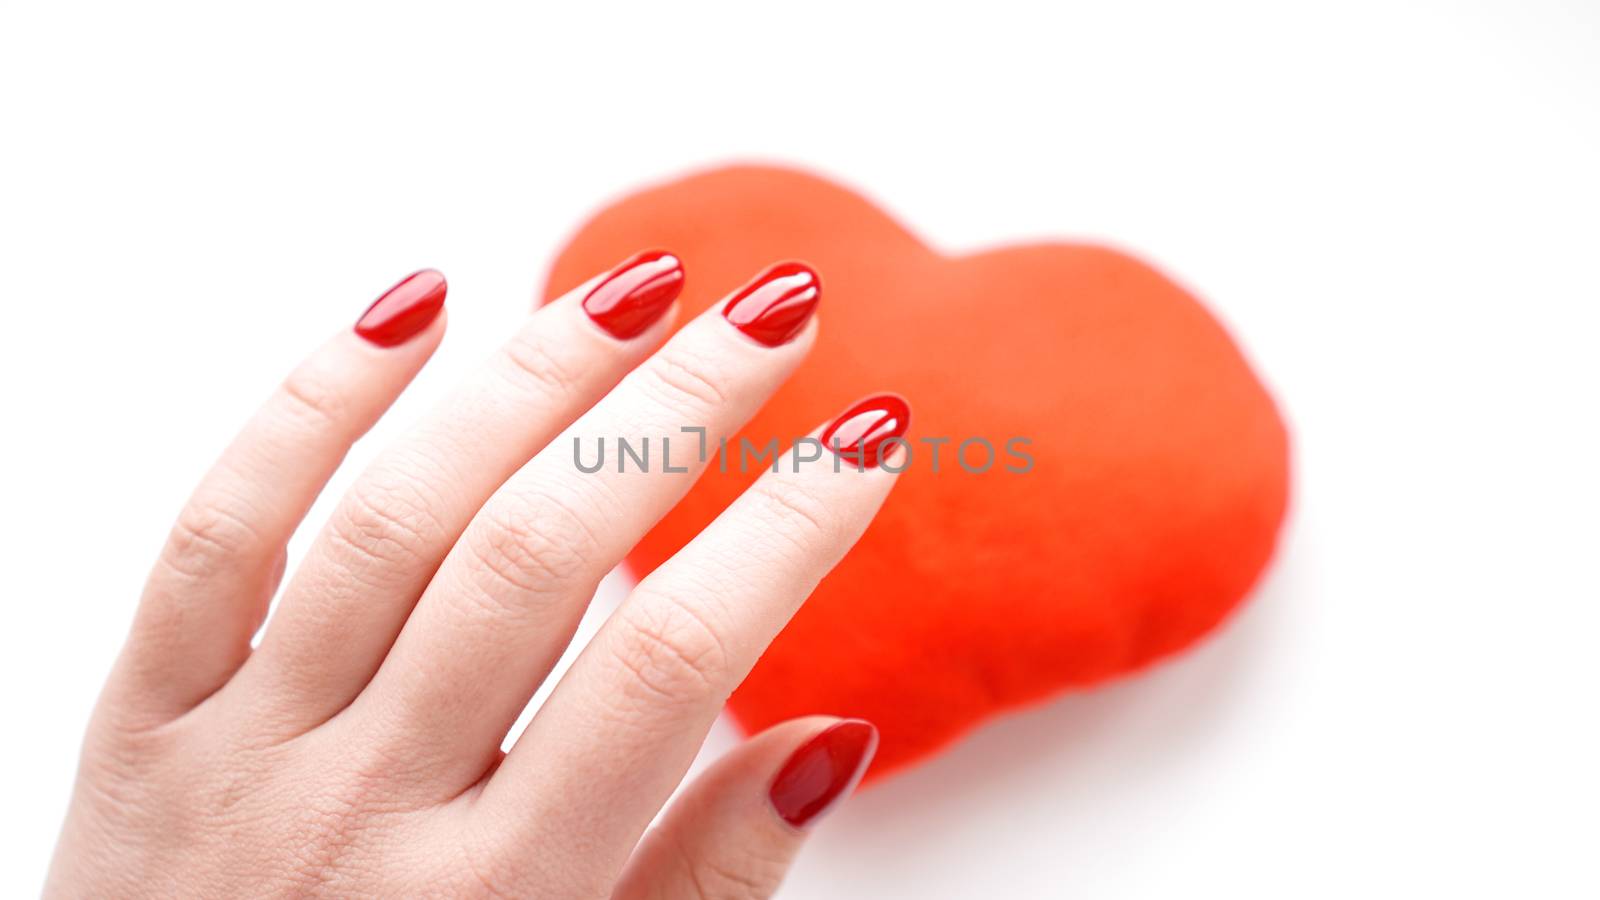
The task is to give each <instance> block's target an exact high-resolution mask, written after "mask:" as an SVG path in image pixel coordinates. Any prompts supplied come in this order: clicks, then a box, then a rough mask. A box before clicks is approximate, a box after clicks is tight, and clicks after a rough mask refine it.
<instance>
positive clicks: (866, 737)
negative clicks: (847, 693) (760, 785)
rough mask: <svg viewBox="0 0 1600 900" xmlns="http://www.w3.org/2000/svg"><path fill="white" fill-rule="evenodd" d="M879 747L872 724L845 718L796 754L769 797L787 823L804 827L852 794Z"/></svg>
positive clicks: (790, 759)
mask: <svg viewBox="0 0 1600 900" xmlns="http://www.w3.org/2000/svg"><path fill="white" fill-rule="evenodd" d="M877 750H878V729H877V728H875V727H873V725H872V723H871V722H865V721H862V720H861V719H846V720H845V721H843V722H840V723H838V724H837V725H834V726H832V727H830V728H828V729H827V730H825V731H823V732H822V733H820V734H818V735H817V736H816V737H814V738H812V739H811V740H809V741H807V742H806V744H805V746H803V747H801V748H800V749H799V750H796V751H795V752H794V755H793V756H791V757H789V761H788V762H786V763H784V764H783V768H782V769H780V770H778V777H777V778H774V779H773V780H772V788H771V789H770V790H769V791H768V796H769V797H771V798H772V808H773V809H775V810H777V811H778V815H779V816H782V817H783V820H784V821H785V822H788V823H789V824H790V825H793V826H795V827H796V828H799V827H802V826H804V825H805V824H806V823H807V822H810V821H811V820H813V819H815V818H816V817H818V816H820V815H822V814H823V813H825V812H827V811H828V810H829V809H831V808H832V807H833V805H834V803H836V802H837V801H838V800H839V799H840V798H842V797H844V796H845V795H846V794H849V793H850V791H851V790H853V789H854V788H855V786H856V784H857V783H858V782H860V781H861V776H862V775H864V774H866V771H867V764H868V763H870V762H872V754H873V753H875V752H877Z"/></svg>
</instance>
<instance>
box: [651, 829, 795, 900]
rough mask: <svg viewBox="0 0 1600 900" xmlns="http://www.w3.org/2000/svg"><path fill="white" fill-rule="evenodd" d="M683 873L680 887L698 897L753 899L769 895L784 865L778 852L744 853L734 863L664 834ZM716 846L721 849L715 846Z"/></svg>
mask: <svg viewBox="0 0 1600 900" xmlns="http://www.w3.org/2000/svg"><path fill="white" fill-rule="evenodd" d="M663 840H664V841H666V842H667V843H669V844H670V848H671V849H670V853H671V855H672V857H675V858H676V860H677V867H678V869H679V871H681V872H682V873H683V876H684V877H683V881H684V887H685V889H686V890H687V891H688V892H689V894H690V896H693V897H696V898H699V900H713V898H714V900H746V898H748V900H757V898H767V897H771V896H772V895H773V894H774V893H776V892H777V890H778V887H779V885H781V884H782V883H783V876H784V874H785V873H786V871H787V869H788V863H787V859H786V858H779V857H780V856H781V854H772V855H760V854H753V853H752V854H745V855H743V856H742V857H741V858H740V859H739V861H738V863H734V862H732V861H730V860H728V859H725V858H723V857H722V856H720V855H715V854H714V855H710V856H707V855H705V854H704V853H697V852H696V851H695V848H694V847H691V846H689V844H688V842H686V841H685V840H683V838H682V837H677V836H675V837H671V838H664V839H663ZM716 849H717V850H724V849H725V848H724V847H723V846H718V847H717V848H716Z"/></svg>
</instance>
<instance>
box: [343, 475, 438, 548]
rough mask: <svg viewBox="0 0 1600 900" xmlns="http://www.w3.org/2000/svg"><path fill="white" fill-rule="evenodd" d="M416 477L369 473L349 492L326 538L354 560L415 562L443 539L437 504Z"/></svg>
mask: <svg viewBox="0 0 1600 900" xmlns="http://www.w3.org/2000/svg"><path fill="white" fill-rule="evenodd" d="M423 483H424V482H423V481H422V480H421V479H410V478H404V477H398V476H396V475H394V474H392V473H387V472H385V473H375V474H374V475H373V476H371V477H369V478H366V479H363V480H362V481H361V482H359V483H357V484H356V486H355V487H354V488H352V489H351V491H350V494H349V496H348V497H346V498H345V501H344V502H343V503H341V504H340V505H339V508H338V511H337V512H336V513H335V519H334V522H333V527H332V528H331V529H330V532H329V534H330V536H331V538H332V539H333V540H334V541H336V542H337V543H338V544H339V545H341V546H342V547H344V548H346V549H347V550H349V551H350V552H351V553H352V554H353V555H354V556H355V557H357V558H359V559H361V560H365V561H368V562H371V563H374V564H377V565H384V566H390V565H398V564H403V563H410V562H415V561H416V560H417V559H418V558H419V557H420V555H421V554H422V553H423V548H425V547H428V546H432V545H433V544H435V543H437V542H439V541H443V540H445V539H446V537H447V532H446V529H445V527H444V524H443V523H442V522H440V521H439V519H438V516H437V514H436V513H435V512H434V509H435V508H436V506H437V504H436V503H434V502H433V501H434V499H435V498H432V497H430V496H428V495H427V493H426V489H425V488H422V487H421V486H420V485H422V484H423Z"/></svg>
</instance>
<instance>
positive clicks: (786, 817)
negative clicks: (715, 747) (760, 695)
mask: <svg viewBox="0 0 1600 900" xmlns="http://www.w3.org/2000/svg"><path fill="white" fill-rule="evenodd" d="M877 748H878V730H877V729H876V728H874V727H873V726H872V724H871V723H869V722H864V721H862V720H860V719H836V718H832V717H828V716H811V717H808V718H804V719H793V720H791V721H788V722H784V723H783V724H781V725H777V726H774V727H772V728H770V729H768V730H766V731H764V732H762V733H761V734H759V735H756V736H755V737H753V738H751V739H750V740H749V741H747V742H745V744H744V745H743V746H741V747H739V748H738V749H736V750H734V751H732V752H730V753H729V754H727V755H726V756H724V757H723V758H722V759H720V760H718V761H717V762H716V764H715V765H713V766H712V767H711V768H710V769H708V770H706V771H705V772H704V773H703V774H702V775H701V776H700V777H699V778H697V779H696V780H695V781H694V783H693V784H691V785H690V786H689V788H688V790H686V791H685V792H684V793H683V794H682V795H681V796H680V797H679V798H678V799H677V800H676V801H674V802H673V804H672V806H671V808H670V809H668V810H667V814H666V815H665V816H664V817H662V820H661V822H660V824H658V825H657V826H656V827H655V828H654V829H652V830H651V832H650V833H649V834H647V835H646V836H645V838H644V840H643V841H642V842H640V844H639V847H638V849H636V850H635V851H634V854H633V858H632V859H631V860H630V861H629V863H628V867H627V869H626V870H625V871H624V872H623V875H622V879H621V881H620V882H619V883H618V886H617V891H616V894H615V897H616V898H617V900H690V898H693V900H700V898H707V897H726V898H757V897H770V896H772V894H773V893H774V892H775V891H777V889H778V885H779V884H781V883H782V882H783V877H784V875H785V874H787V873H788V871H789V865H790V863H791V862H793V860H794V857H795V854H796V853H798V852H799V850H800V845H801V844H802V843H803V842H804V841H805V835H806V831H805V829H806V827H807V826H808V825H810V824H811V823H813V822H815V821H816V820H817V819H818V818H819V817H820V816H821V815H822V814H823V813H825V812H827V811H828V810H830V809H832V808H833V807H834V806H835V805H836V804H837V803H838V801H839V800H841V799H842V798H844V797H845V796H846V795H848V794H849V793H850V791H851V790H853V789H854V788H855V786H856V783H857V782H859V781H860V780H861V775H862V773H864V772H865V771H866V769H867V764H868V763H870V762H871V761H872V754H873V752H874V751H876V750H877Z"/></svg>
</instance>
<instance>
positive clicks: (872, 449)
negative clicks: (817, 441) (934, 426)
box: [822, 394, 911, 469]
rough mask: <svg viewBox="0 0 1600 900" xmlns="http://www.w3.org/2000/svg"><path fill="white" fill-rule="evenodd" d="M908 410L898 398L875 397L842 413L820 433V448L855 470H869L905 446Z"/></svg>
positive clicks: (908, 419) (899, 397) (889, 396)
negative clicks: (828, 451) (823, 448)
mask: <svg viewBox="0 0 1600 900" xmlns="http://www.w3.org/2000/svg"><path fill="white" fill-rule="evenodd" d="M910 427H911V406H910V404H908V403H906V401H905V398H904V397H901V396H900V395H899V394H878V395H877V396H875V397H868V398H867V399H865V400H862V401H861V402H860V403H857V404H856V405H855V406H852V407H850V408H849V409H847V410H845V411H844V413H843V414H841V415H840V416H839V418H837V419H834V420H833V424H832V425H829V426H828V430H827V431H824V432H823V433H822V446H824V447H827V448H828V449H829V450H832V451H833V452H834V453H837V454H839V458H840V459H843V460H844V461H845V462H848V463H850V464H851V465H853V466H855V467H857V468H864V469H870V468H872V467H873V466H876V465H879V464H880V463H882V462H883V459H884V454H885V453H886V452H888V451H891V450H894V449H896V448H898V447H900V446H901V445H902V444H903V443H904V440H903V439H904V438H905V436H906V430H907V429H909V428H910Z"/></svg>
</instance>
